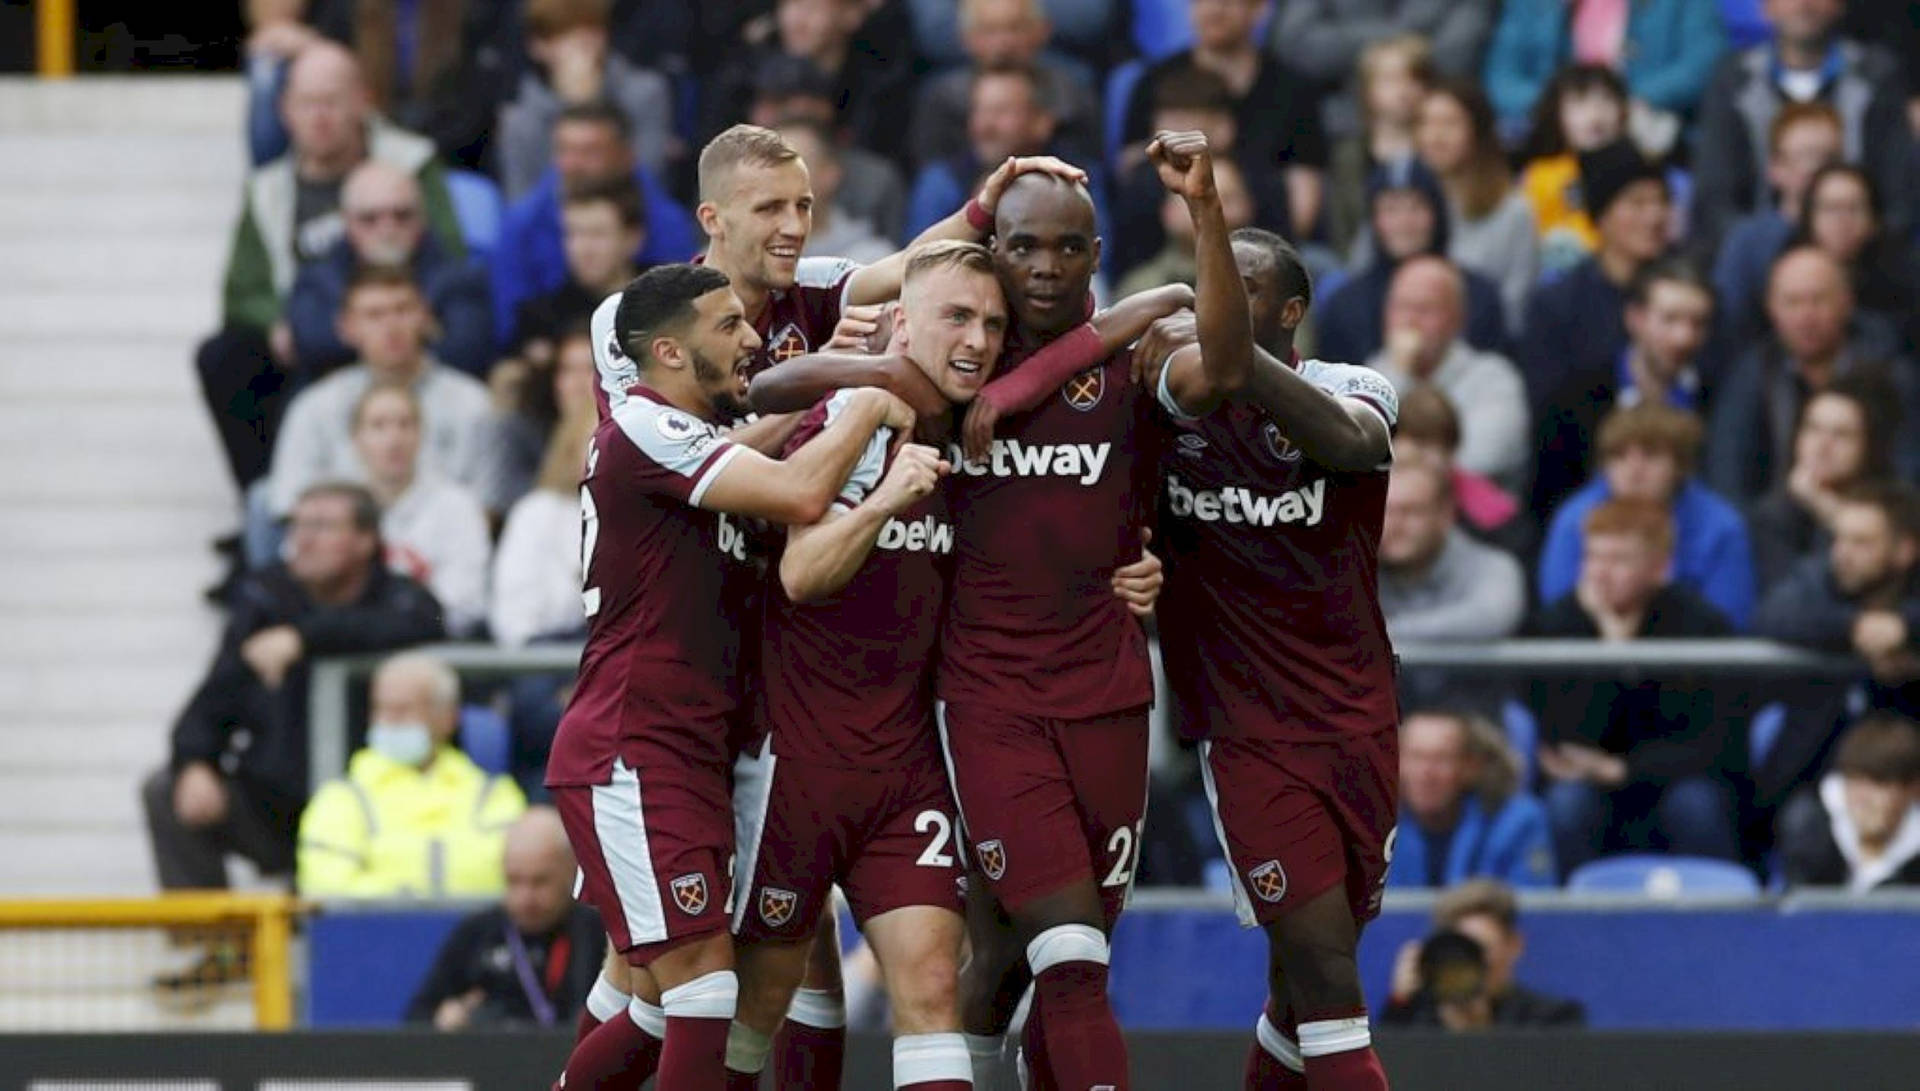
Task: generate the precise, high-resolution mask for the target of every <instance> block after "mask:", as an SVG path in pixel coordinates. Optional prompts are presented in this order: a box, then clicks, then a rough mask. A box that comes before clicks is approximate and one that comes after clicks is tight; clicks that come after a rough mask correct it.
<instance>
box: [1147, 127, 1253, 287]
mask: <svg viewBox="0 0 1920 1091" xmlns="http://www.w3.org/2000/svg"><path fill="white" fill-rule="evenodd" d="M1213 178H1214V185H1215V186H1216V187H1217V188H1218V189H1219V191H1220V207H1221V209H1222V210H1223V211H1224V212H1225V214H1226V221H1227V229H1228V230H1229V231H1236V230H1238V229H1240V228H1242V227H1246V226H1248V225H1250V224H1252V223H1253V195H1252V194H1250V193H1248V192H1247V181H1246V175H1244V174H1242V173H1241V171H1240V168H1239V166H1238V165H1236V164H1235V163H1234V161H1233V160H1232V159H1216V160H1214V161H1213ZM1160 227H1161V230H1163V231H1164V232H1166V240H1167V242H1166V245H1165V246H1162V247H1161V248H1160V252H1159V253H1158V254H1156V255H1154V256H1153V257H1152V258H1150V259H1148V260H1147V261H1146V262H1145V263H1144V264H1142V265H1136V266H1134V268H1133V271H1132V272H1130V273H1128V274H1127V275H1126V277H1124V278H1123V279H1122V280H1121V281H1120V286H1119V288H1118V289H1117V293H1118V297H1119V298H1125V297H1127V296H1130V295H1132V294H1134V293H1135V292H1144V291H1146V290H1148V289H1150V288H1158V287H1160V286H1161V285H1163V284H1172V283H1174V282H1176V281H1177V282H1179V283H1181V284H1185V285H1186V286H1188V287H1189V288H1191V287H1192V286H1193V283H1194V278H1195V276H1196V275H1197V273H1198V267H1197V266H1196V265H1195V263H1194V256H1193V217H1192V216H1191V215H1189V214H1188V212H1187V205H1186V202H1185V201H1184V200H1182V199H1181V198H1180V196H1179V195H1178V194H1175V193H1172V192H1169V191H1166V190H1165V189H1164V188H1163V189H1162V191H1161V197H1160Z"/></svg>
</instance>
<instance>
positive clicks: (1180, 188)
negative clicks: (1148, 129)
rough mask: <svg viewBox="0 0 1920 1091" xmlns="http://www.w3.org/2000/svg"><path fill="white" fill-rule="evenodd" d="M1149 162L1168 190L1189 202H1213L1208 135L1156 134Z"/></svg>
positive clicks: (1192, 133) (1148, 156)
mask: <svg viewBox="0 0 1920 1091" xmlns="http://www.w3.org/2000/svg"><path fill="white" fill-rule="evenodd" d="M1147 161H1148V162H1149V163H1152V164H1153V169H1154V172H1155V173H1156V174H1158V175H1159V176H1160V184H1161V185H1163V186H1165V187H1167V189H1168V190H1170V191H1172V192H1174V193H1178V194H1179V195H1180V196H1182V197H1184V198H1186V199H1187V200H1189V201H1206V200H1212V199H1214V197H1215V195H1216V194H1215V190H1214V186H1213V153H1212V152H1211V151H1209V150H1208V148H1207V134H1205V133H1202V132H1193V131H1189V132H1168V131H1162V132H1159V133H1156V134H1154V137H1153V140H1152V142H1151V143H1149V144H1148V145H1147Z"/></svg>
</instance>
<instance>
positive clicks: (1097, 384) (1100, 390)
mask: <svg viewBox="0 0 1920 1091" xmlns="http://www.w3.org/2000/svg"><path fill="white" fill-rule="evenodd" d="M1106 391H1107V373H1106V369H1105V368H1103V367H1093V368H1089V369H1087V370H1086V371H1083V372H1081V373H1080V374H1078V375H1075V376H1074V377H1073V378H1071V379H1068V380H1067V385H1066V386H1063V387H1061V388H1060V396H1061V397H1062V398H1065V399H1066V400H1067V404H1068V405H1070V406H1072V407H1073V408H1075V409H1078V410H1079V411H1080V412H1082V413H1085V412H1086V411H1087V410H1089V409H1092V408H1093V407H1094V406H1096V405H1099V404H1100V395H1102V394H1104V393H1106Z"/></svg>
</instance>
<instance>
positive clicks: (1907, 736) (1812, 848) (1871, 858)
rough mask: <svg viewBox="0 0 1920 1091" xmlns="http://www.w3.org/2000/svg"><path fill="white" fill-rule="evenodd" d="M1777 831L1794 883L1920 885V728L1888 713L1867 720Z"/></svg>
mask: <svg viewBox="0 0 1920 1091" xmlns="http://www.w3.org/2000/svg"><path fill="white" fill-rule="evenodd" d="M1777 829H1778V832H1779V844H1780V856H1781V861H1782V863H1783V864H1784V866H1785V870H1786V874H1787V882H1788V884H1789V885H1792V886H1840V887H1845V888H1846V889H1847V891H1848V892H1849V893H1853V894H1864V893H1866V892H1868V891H1873V890H1884V889H1887V888H1890V887H1920V728H1916V727H1915V726H1914V723H1913V721H1911V720H1907V719H1903V718H1901V717H1899V716H1894V715H1890V714H1888V713H1884V712H1880V713H1871V714H1869V715H1867V716H1866V717H1864V718H1862V719H1861V720H1860V722H1859V723H1856V724H1854V725H1853V726H1852V727H1850V728H1848V729H1847V731H1846V734H1844V735H1842V736H1841V737H1840V746H1839V748H1838V750H1836V751H1835V753H1834V759H1833V771H1832V772H1830V773H1828V774H1827V775H1826V776H1824V777H1822V778H1820V781H1819V783H1818V784H1816V785H1814V786H1812V787H1810V788H1807V789H1804V790H1802V792H1801V793H1800V794H1799V795H1797V796H1795V797H1794V798H1793V799H1792V800H1791V801H1789V802H1788V803H1787V805H1786V807H1785V808H1783V809H1782V811H1781V814H1780V820H1779V824H1778V826H1777Z"/></svg>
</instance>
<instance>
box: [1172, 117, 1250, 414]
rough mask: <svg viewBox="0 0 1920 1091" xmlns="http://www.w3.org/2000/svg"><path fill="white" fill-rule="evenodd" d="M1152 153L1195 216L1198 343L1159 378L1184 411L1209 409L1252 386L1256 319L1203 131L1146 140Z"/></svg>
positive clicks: (1173, 188) (1201, 411) (1193, 411)
mask: <svg viewBox="0 0 1920 1091" xmlns="http://www.w3.org/2000/svg"><path fill="white" fill-rule="evenodd" d="M1147 159H1148V161H1149V162H1151V163H1152V164H1153V167H1154V170H1155V171H1157V172H1158V173H1159V175H1160V182H1161V184H1162V185H1164V186H1166V187H1167V189H1168V190H1169V191H1171V192H1174V193H1177V194H1179V195H1180V196H1181V198H1182V199H1184V200H1185V201H1186V204H1187V215H1188V216H1190V217H1192V219H1193V248H1194V260H1195V267H1196V276H1195V281H1194V307H1193V310H1194V323H1195V333H1196V336H1197V338H1198V344H1196V345H1194V346H1192V347H1189V348H1185V349H1181V350H1180V351H1179V352H1178V353H1176V355H1175V357H1174V359H1173V360H1171V361H1169V362H1168V363H1167V365H1166V368H1165V371H1164V373H1163V374H1162V376H1161V383H1162V385H1163V386H1164V387H1165V388H1166V390H1167V393H1168V394H1169V395H1170V396H1171V397H1172V399H1173V401H1174V402H1175V403H1177V405H1178V407H1179V408H1180V410H1181V411H1182V412H1184V413H1185V414H1186V415H1188V416H1194V417H1197V416H1203V415H1205V414H1207V413H1209V412H1212V411H1213V408H1214V407H1215V406H1217V405H1219V404H1220V402H1221V401H1222V400H1224V399H1225V398H1226V397H1227V396H1228V395H1230V394H1232V393H1233V392H1234V391H1236V390H1239V389H1240V388H1241V387H1242V386H1244V385H1246V383H1247V380H1248V378H1249V376H1250V375H1251V374H1252V372H1253V366H1254V351H1255V349H1254V342H1253V319H1252V317H1251V315H1250V314H1249V312H1248V310H1247V291H1246V288H1245V286H1244V285H1242V284H1241V282H1240V268H1239V266H1238V265H1237V264H1236V263H1235V262H1234V258H1233V243H1232V242H1231V241H1230V240H1229V238H1228V235H1227V216H1226V212H1225V211H1224V210H1223V209H1222V208H1221V205H1220V193H1219V191H1218V190H1217V189H1216V188H1215V187H1214V181H1213V156H1212V154H1211V153H1210V152H1209V151H1208V149H1207V138H1206V136H1205V134H1203V133H1197V132H1185V133H1161V134H1159V135H1158V136H1156V137H1154V138H1153V142H1152V143H1150V144H1148V145H1147Z"/></svg>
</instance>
